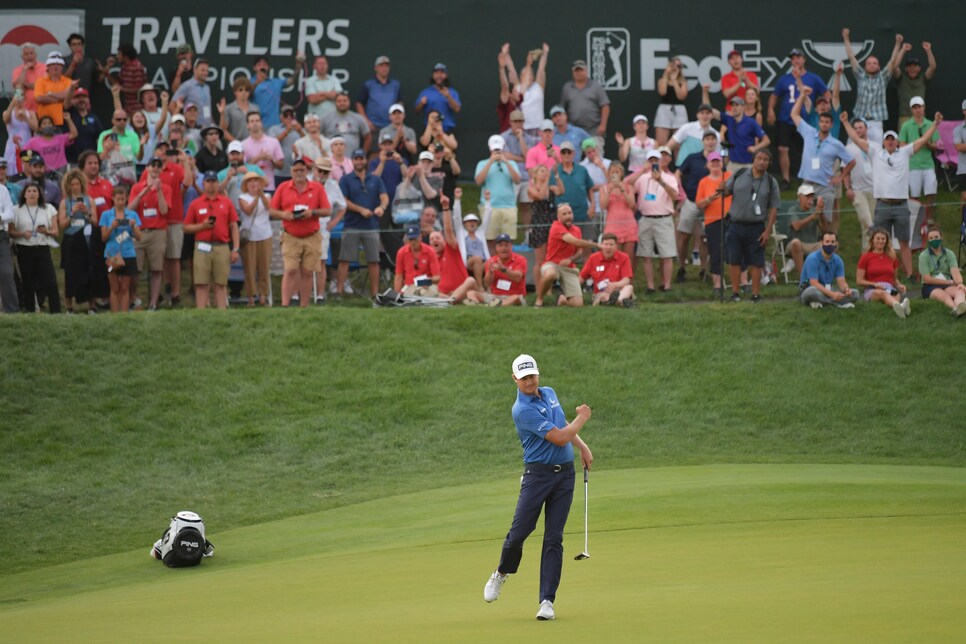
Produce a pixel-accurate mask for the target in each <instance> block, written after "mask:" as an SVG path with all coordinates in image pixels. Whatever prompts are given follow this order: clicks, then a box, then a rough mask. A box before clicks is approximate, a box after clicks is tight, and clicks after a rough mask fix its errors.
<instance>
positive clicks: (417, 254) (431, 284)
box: [392, 225, 440, 297]
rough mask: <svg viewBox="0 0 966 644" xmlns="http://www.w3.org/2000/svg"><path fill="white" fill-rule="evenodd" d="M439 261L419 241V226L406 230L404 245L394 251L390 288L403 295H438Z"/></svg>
mask: <svg viewBox="0 0 966 644" xmlns="http://www.w3.org/2000/svg"><path fill="white" fill-rule="evenodd" d="M439 280H440V272H439V259H438V258H437V256H436V252H435V251H434V250H433V247H432V246H430V245H429V244H424V243H423V241H422V239H420V234H419V226H416V225H411V226H409V227H407V228H406V243H405V244H404V245H403V246H401V247H400V248H399V250H398V251H396V277H395V278H394V279H393V285H392V287H393V288H394V289H395V290H396V291H398V292H399V293H403V294H405V295H423V296H428V297H436V296H438V295H439V286H438V285H439Z"/></svg>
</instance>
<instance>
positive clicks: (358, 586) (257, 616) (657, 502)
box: [0, 465, 966, 642]
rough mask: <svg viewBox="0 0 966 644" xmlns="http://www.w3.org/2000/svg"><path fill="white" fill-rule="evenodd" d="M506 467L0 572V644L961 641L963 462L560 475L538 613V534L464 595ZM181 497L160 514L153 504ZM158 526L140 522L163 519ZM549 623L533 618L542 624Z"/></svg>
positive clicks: (507, 507)
mask: <svg viewBox="0 0 966 644" xmlns="http://www.w3.org/2000/svg"><path fill="white" fill-rule="evenodd" d="M516 489H517V480H516V479H512V480H511V479H509V478H508V479H505V480H501V481H499V482H497V483H493V482H490V483H486V484H473V485H465V486H460V487H455V488H448V489H443V490H433V491H428V492H425V493H420V494H414V495H407V496H403V497H395V498H390V499H382V500H379V501H374V502H370V503H365V504H360V505H356V506H351V507H345V508H339V509H336V510H330V511H327V512H322V513H318V514H314V515H309V516H303V517H295V518H290V519H285V520H281V521H276V522H272V523H269V524H262V525H258V526H251V527H248V528H244V529H239V530H234V531H230V532H224V533H219V532H218V530H217V518H216V517H213V516H212V515H211V514H210V513H205V508H192V509H195V510H198V511H200V512H202V514H203V516H205V518H206V519H207V520H208V523H209V525H210V527H211V535H210V536H211V539H212V541H214V542H215V545H216V546H217V552H216V556H215V557H214V558H213V559H211V560H208V561H205V562H204V563H203V564H202V565H201V566H200V567H198V568H195V569H188V570H169V569H166V568H164V567H163V566H161V565H160V564H158V563H157V562H153V561H151V560H150V559H149V558H148V554H147V553H148V549H149V546H150V543H151V542H152V541H153V539H154V538H155V535H145V545H144V548H143V549H142V550H140V551H138V552H136V553H122V554H117V555H110V556H105V557H102V558H99V559H92V560H86V561H81V562H75V563H73V564H68V565H63V566H56V567H52V568H46V569H41V570H36V571H30V572H27V573H22V574H17V575H7V576H0V633H2V634H3V635H2V639H3V640H4V641H17V642H31V641H84V642H97V641H103V642H122V641H138V642H148V641H269V640H272V641H329V642H349V641H358V642H379V641H385V642H388V641H394V642H399V641H403V642H417V641H418V642H425V641H440V642H465V641H484V640H492V639H494V638H496V639H498V640H499V641H508V642H515V641H524V640H531V639H533V638H537V637H541V638H543V637H546V636H548V635H549V636H551V637H553V638H554V639H555V640H561V641H579V642H602V641H603V642H609V641H645V640H647V641H695V642H708V641H715V642H721V641H736V642H749V641H768V642H774V641H815V642H828V641H850V642H852V641H870V642H872V641H874V642H888V641H895V642H907V641H911V640H917V641H929V642H938V641H950V642H952V641H956V642H959V641H964V639H966V599H964V598H966V574H964V573H966V470H961V469H955V468H936V467H901V466H854V465H849V466H825V465H822V466H807V465H806V466H801V465H752V466H739V465H736V466H700V467H675V468H657V469H640V470H624V471H606V470H602V471H595V472H593V473H592V474H591V484H590V493H591V500H590V521H591V534H590V553H591V558H590V559H589V560H587V561H583V562H575V561H573V555H575V554H576V553H577V552H579V551H580V549H581V546H582V545H583V544H582V540H583V534H582V530H583V525H582V521H581V519H582V516H581V515H582V512H581V510H582V505H581V504H582V500H581V494H582V491H581V489H580V486H579V485H578V492H577V496H576V497H575V503H574V509H573V511H572V513H571V521H570V524H569V530H568V535H567V538H566V540H565V551H566V552H565V562H564V574H563V581H562V584H561V588H560V591H559V593H558V597H557V602H556V608H557V615H558V619H557V620H556V622H553V623H542V622H537V621H536V620H534V615H535V613H536V609H537V576H538V567H539V543H540V530H539V528H538V531H537V533H535V534H534V535H533V536H532V537H531V539H530V540H529V541H528V543H527V547H526V549H525V552H524V559H523V565H522V567H521V570H520V573H519V574H518V575H516V576H514V577H511V579H510V580H509V581H508V582H507V584H506V586H505V587H504V591H503V595H502V597H501V598H500V599H499V601H497V602H495V603H493V604H486V603H484V602H483V600H482V590H483V584H484V582H485V581H486V578H487V576H488V574H489V573H490V572H491V571H492V569H493V567H494V566H495V564H496V561H497V559H498V557H499V550H500V543H501V541H502V536H503V535H504V534H505V532H506V528H507V526H508V524H509V520H510V516H511V513H512V510H513V504H514V501H515V498H516ZM177 509H180V508H172V511H174V510H177ZM161 527H163V526H159V531H160V528H161ZM548 631H549V632H548Z"/></svg>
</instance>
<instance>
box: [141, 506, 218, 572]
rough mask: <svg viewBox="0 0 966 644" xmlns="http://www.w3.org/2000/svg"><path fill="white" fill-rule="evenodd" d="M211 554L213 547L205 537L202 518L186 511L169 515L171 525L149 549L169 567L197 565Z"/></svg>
mask: <svg viewBox="0 0 966 644" xmlns="http://www.w3.org/2000/svg"><path fill="white" fill-rule="evenodd" d="M213 554H215V547H214V546H213V545H212V544H211V542H210V541H208V540H207V539H206V538H205V522H204V520H203V519H202V518H201V517H200V516H198V515H197V514H195V513H194V512H188V511H181V512H179V513H178V514H176V515H174V516H173V517H171V525H170V526H169V527H168V529H167V530H165V531H164V534H163V535H161V538H160V539H158V540H157V541H156V542H155V544H154V548H152V550H151V555H152V556H153V557H154V558H155V559H158V560H160V561H162V562H164V565H165V566H168V567H169V568H186V567H188V566H197V565H198V564H199V563H201V559H202V558H203V557H210V556H212V555H213Z"/></svg>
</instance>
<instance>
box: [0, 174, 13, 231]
mask: <svg viewBox="0 0 966 644" xmlns="http://www.w3.org/2000/svg"><path fill="white" fill-rule="evenodd" d="M0 188H3V189H2V190H0V230H6V229H7V224H9V223H10V222H11V221H13V201H12V200H11V199H10V191H9V190H7V186H5V185H2V184H0Z"/></svg>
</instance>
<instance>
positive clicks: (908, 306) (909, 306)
mask: <svg viewBox="0 0 966 644" xmlns="http://www.w3.org/2000/svg"><path fill="white" fill-rule="evenodd" d="M902 308H903V310H904V311H905V312H906V317H909V316H910V315H912V302H910V301H909V298H908V297H907V298H906V299H904V300H902Z"/></svg>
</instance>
